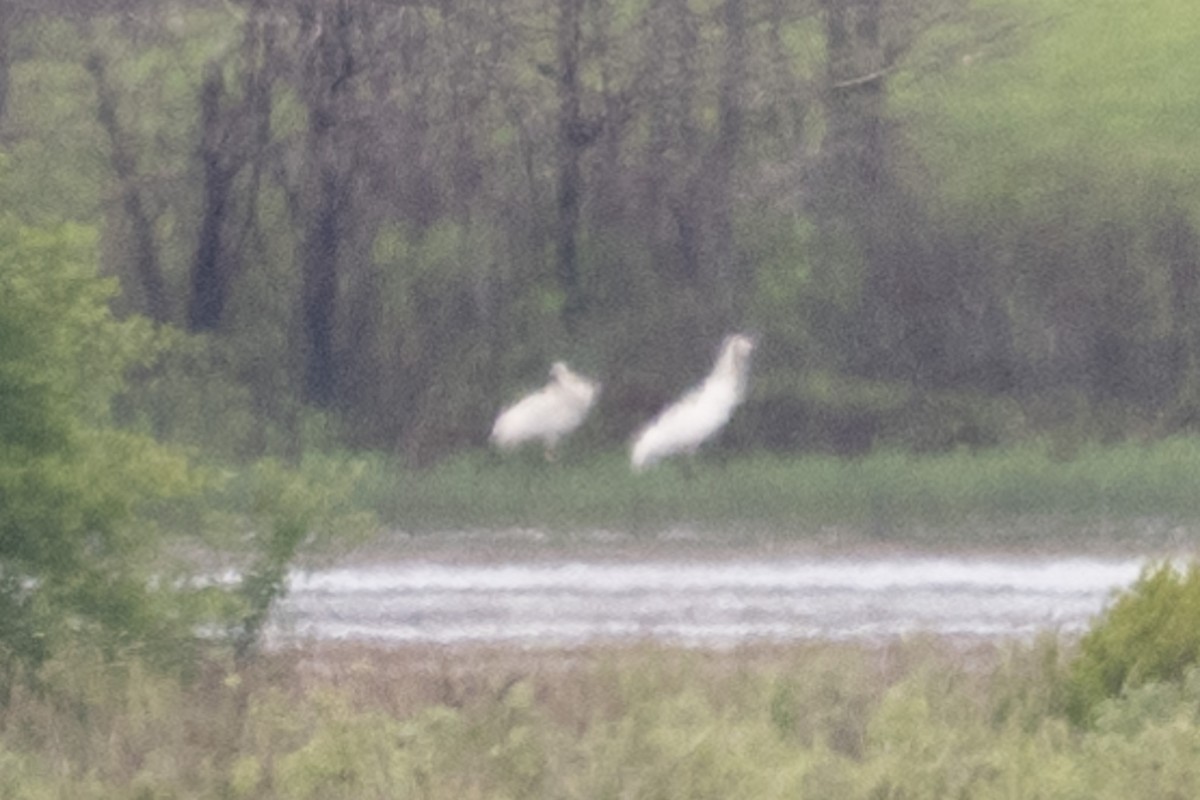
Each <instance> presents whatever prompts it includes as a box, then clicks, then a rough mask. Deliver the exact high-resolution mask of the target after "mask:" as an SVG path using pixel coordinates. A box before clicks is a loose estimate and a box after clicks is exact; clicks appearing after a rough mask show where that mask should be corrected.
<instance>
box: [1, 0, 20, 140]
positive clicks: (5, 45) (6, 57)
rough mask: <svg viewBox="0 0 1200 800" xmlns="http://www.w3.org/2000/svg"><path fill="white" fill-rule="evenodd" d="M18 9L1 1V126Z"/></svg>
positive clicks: (5, 107)
mask: <svg viewBox="0 0 1200 800" xmlns="http://www.w3.org/2000/svg"><path fill="white" fill-rule="evenodd" d="M17 14H18V12H17V7H16V5H15V4H14V3H13V1H12V0H0V125H2V124H3V123H4V117H5V115H6V113H7V111H8V89H9V83H10V76H11V69H12V38H13V29H14V28H15V27H16V24H17Z"/></svg>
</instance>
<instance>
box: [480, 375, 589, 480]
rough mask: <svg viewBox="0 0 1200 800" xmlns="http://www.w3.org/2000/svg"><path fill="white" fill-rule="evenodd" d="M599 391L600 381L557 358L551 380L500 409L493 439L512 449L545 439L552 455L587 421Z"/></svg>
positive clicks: (543, 441) (502, 446)
mask: <svg viewBox="0 0 1200 800" xmlns="http://www.w3.org/2000/svg"><path fill="white" fill-rule="evenodd" d="M599 392H600V386H599V384H597V383H595V382H594V381H591V380H588V379H587V378H585V377H583V376H582V375H579V374H577V373H575V372H572V371H571V369H570V367H568V366H567V365H566V364H565V363H563V362H562V361H556V362H555V363H554V365H553V366H552V367H550V381H549V383H547V384H546V385H545V386H543V387H542V388H541V389H540V390H538V391H537V392H534V393H533V394H531V395H528V396H526V397H524V398H522V399H520V400H518V401H517V402H516V403H514V404H513V405H511V406H509V407H508V408H506V409H504V410H503V411H502V412H500V416H498V417H497V418H496V422H495V424H494V425H493V426H492V435H491V442H492V444H493V445H495V446H496V447H498V448H500V449H501V450H511V449H513V448H516V447H519V446H520V445H522V444H525V443H527V442H531V441H541V442H542V444H543V446H544V447H545V448H546V457H547V458H552V457H553V454H554V451H555V448H556V447H557V446H558V443H559V441H561V440H562V438H563V437H564V436H567V435H568V434H570V433H571V432H572V431H574V430H575V429H576V428H578V427H579V426H580V425H581V424H583V421H584V419H585V418H586V417H587V415H588V412H589V411H591V408H592V406H593V405H594V404H595V402H596V396H597V395H598V394H599Z"/></svg>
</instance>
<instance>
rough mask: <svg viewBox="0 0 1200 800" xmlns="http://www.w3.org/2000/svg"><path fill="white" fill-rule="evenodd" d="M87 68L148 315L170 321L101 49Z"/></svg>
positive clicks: (150, 229) (149, 224) (149, 225)
mask: <svg viewBox="0 0 1200 800" xmlns="http://www.w3.org/2000/svg"><path fill="white" fill-rule="evenodd" d="M87 69H88V72H90V73H91V75H92V78H93V80H94V81H95V83H96V100H97V105H96V116H97V118H98V119H99V121H100V126H101V127H102V128H103V129H104V131H105V133H106V134H107V135H108V139H109V144H110V145H111V147H112V166H113V172H115V173H116V176H117V183H118V185H119V187H120V190H121V203H122V206H123V208H124V209H125V215H126V216H127V217H128V218H129V224H130V227H131V229H132V233H133V268H134V274H135V276H136V277H137V280H138V282H139V284H140V286H141V290H142V297H143V304H144V310H145V312H146V316H148V317H150V319H152V320H154V321H155V322H159V323H165V322H168V321H170V318H171V309H170V303H169V301H168V299H167V290H166V283H165V281H164V280H163V275H162V269H161V267H160V266H159V263H158V251H157V248H156V246H155V244H154V225H153V223H152V222H151V221H150V217H149V215H148V214H147V213H146V209H145V205H144V204H143V203H142V195H141V192H140V191H139V189H138V185H137V175H136V174H135V172H136V171H135V166H134V164H135V162H134V158H133V150H132V148H131V147H130V146H129V140H128V137H127V136H126V134H125V132H124V131H123V130H122V129H121V125H120V122H119V121H118V119H117V98H116V94H115V93H114V92H113V89H112V86H110V85H109V83H108V76H107V72H106V70H105V65H104V59H103V57H102V56H100V55H99V54H98V53H93V54H92V55H91V56H89V57H88V60H87Z"/></svg>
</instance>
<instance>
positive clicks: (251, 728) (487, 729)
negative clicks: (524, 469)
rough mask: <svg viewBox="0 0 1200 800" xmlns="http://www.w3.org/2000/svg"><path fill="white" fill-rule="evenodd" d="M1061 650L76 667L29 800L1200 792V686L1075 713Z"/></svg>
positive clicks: (59, 684)
mask: <svg viewBox="0 0 1200 800" xmlns="http://www.w3.org/2000/svg"><path fill="white" fill-rule="evenodd" d="M1065 662H1066V659H1065V658H1064V657H1063V654H1062V651H1061V650H1060V648H1059V646H1058V644H1057V643H1056V642H1054V641H1053V640H1046V641H1043V642H1040V643H1037V644H1035V645H1032V646H1028V647H1013V648H998V649H992V648H983V649H964V648H963V647H962V646H952V645H948V644H945V643H937V642H932V641H922V640H914V641H910V642H907V643H902V644H896V645H893V646H889V647H879V648H858V647H846V646H834V645H810V646H806V647H799V648H788V649H782V650H775V649H767V648H759V649H753V648H752V649H746V650H738V651H732V652H726V653H705V652H689V651H680V650H671V649H663V648H656V647H645V648H633V649H627V650H602V651H590V652H589V651H575V652H571V653H553V652H533V653H530V652H519V651H491V650H480V651H470V650H457V651H449V652H441V651H437V650H409V651H396V652H383V651H371V650H363V649H357V650H345V651H341V652H325V653H318V652H313V651H310V652H303V653H292V654H281V655H277V656H275V657H273V658H270V659H266V660H264V661H263V662H260V664H259V665H258V666H257V667H256V668H255V669H252V670H248V671H245V672H242V673H238V674H237V675H236V676H235V675H234V674H232V673H228V672H225V671H223V670H222V669H220V668H218V667H214V668H213V669H211V670H210V671H209V673H208V674H207V675H206V676H205V677H204V678H202V679H201V680H200V681H198V682H197V683H196V684H193V685H189V686H185V687H180V686H179V685H177V684H172V683H170V682H167V681H163V680H159V679H156V678H155V677H154V676H153V675H150V674H143V673H140V672H138V671H137V670H136V669H133V668H129V667H126V668H125V671H124V673H123V674H120V675H114V674H111V672H106V671H105V669H108V670H110V671H111V670H112V669H113V668H112V666H111V665H110V666H109V667H107V668H104V667H102V666H100V665H97V664H92V663H78V664H74V665H71V664H64V665H62V671H61V672H60V673H59V674H57V675H54V676H52V677H53V678H54V680H52V681H51V682H50V684H49V686H48V688H46V689H44V690H43V693H42V694H40V695H38V694H32V693H31V694H22V695H20V696H18V697H17V698H15V699H14V701H13V702H12V704H10V706H9V708H8V710H7V711H6V713H5V715H4V717H3V726H2V727H0V793H2V795H3V796H4V797H13V798H43V797H45V798H49V797H72V798H92V797H95V798H100V797H104V798H156V797H172V798H181V799H182V798H216V797H222V798H261V799H262V800H272V799H273V798H280V799H281V800H282V799H283V798H287V799H288V800H291V799H293V798H296V799H298V798H322V799H323V800H336V798H356V799H358V798H372V797H404V798H409V797H411V798H428V799H429V800H438V799H439V798H447V799H449V798H454V800H459V799H460V798H522V799H523V800H536V798H559V799H568V798H579V799H580V800H583V799H584V798H589V799H591V798H657V799H658V800H671V799H672V798H680V800H683V799H684V798H686V799H687V800H697V799H700V800H703V798H721V800H727V799H728V798H732V797H738V798H742V797H744V798H755V799H756V800H770V799H771V798H784V797H787V798H796V797H822V798H827V797H837V798H846V799H847V800H853V799H854V798H902V797H903V798H912V799H914V800H915V799H916V798H943V797H956V798H957V797H970V798H1022V799H1024V798H1036V797H1055V798H1089V799H1092V798H1122V800H1124V798H1128V797H1195V796H1198V794H1197V793H1198V791H1200V758H1197V757H1196V756H1197V754H1200V680H1196V679H1195V678H1194V677H1193V678H1191V679H1189V680H1187V681H1184V682H1183V683H1181V684H1172V685H1169V686H1167V685H1161V684H1154V685H1150V686H1146V687H1142V688H1141V689H1138V690H1136V691H1134V692H1131V693H1129V694H1128V695H1125V696H1123V697H1120V698H1118V699H1115V700H1111V701H1108V702H1107V703H1106V704H1105V706H1104V707H1103V709H1102V710H1101V713H1099V714H1098V716H1097V722H1096V724H1095V725H1093V726H1091V727H1087V728H1080V727H1073V726H1071V725H1070V724H1069V723H1068V722H1066V721H1065V720H1064V718H1063V717H1062V716H1061V714H1060V702H1059V694H1058V689H1057V687H1058V685H1059V681H1060V677H1061V671H1062V667H1063V664H1064V663H1065Z"/></svg>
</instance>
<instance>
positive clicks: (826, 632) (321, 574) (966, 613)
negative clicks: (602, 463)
mask: <svg viewBox="0 0 1200 800" xmlns="http://www.w3.org/2000/svg"><path fill="white" fill-rule="evenodd" d="M1141 566H1142V562H1141V561H1139V560H1134V559H1100V558H1038V559H1025V560H1022V559H987V558H918V557H907V558H905V557H899V558H897V557H886V558H874V559H848V558H847V559H818V558H785V559H765V558H734V559H721V560H713V561H694V560H674V559H659V560H648V561H647V560H642V561H631V562H624V561H604V560H578V561H574V560H562V561H546V560H533V561H528V562H517V563H511V562H510V563H475V564H471V563H468V564H461V563H444V562H443V563H439V562H432V561H408V562H398V563H394V564H390V565H386V566H384V565H375V566H371V567H361V568H341V569H330V570H325V571H317V572H310V573H302V574H296V575H294V576H293V579H292V585H291V594H290V596H289V598H288V600H287V601H286V603H285V604H284V605H283V607H282V608H281V609H280V613H279V614H278V615H277V618H276V629H275V636H276V637H283V638H285V639H288V638H314V639H321V640H331V639H340V640H369V641H374V642H385V643H397V644H417V643H430V644H475V643H506V644H518V645H533V646H538V645H546V646H562V645H577V644H585V643H597V642H612V641H628V640H635V639H653V640H659V641H669V642H674V643H680V644H687V645H703V646H727V645H733V644H743V643H750V642H764V641H766V642H786V641H795V640H803V639H812V638H822V639H830V640H886V639H888V638H892V637H897V636H903V635H906V634H911V633H916V632H927V633H931V634H935V635H952V636H965V637H987V638H1017V637H1029V636H1032V635H1034V634H1036V633H1037V632H1038V631H1041V630H1046V629H1050V630H1057V631H1063V632H1077V631H1079V630H1081V629H1083V628H1084V627H1085V626H1086V625H1087V622H1088V620H1089V618H1091V617H1092V616H1093V615H1094V614H1096V613H1097V612H1098V611H1100V610H1101V609H1102V608H1103V607H1104V604H1105V602H1106V601H1107V600H1108V599H1109V598H1110V597H1111V594H1112V592H1113V590H1114V589H1117V588H1120V587H1124V586H1128V585H1129V584H1130V583H1132V582H1133V581H1134V579H1135V578H1136V577H1137V575H1138V572H1139V570H1140V569H1141Z"/></svg>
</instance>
